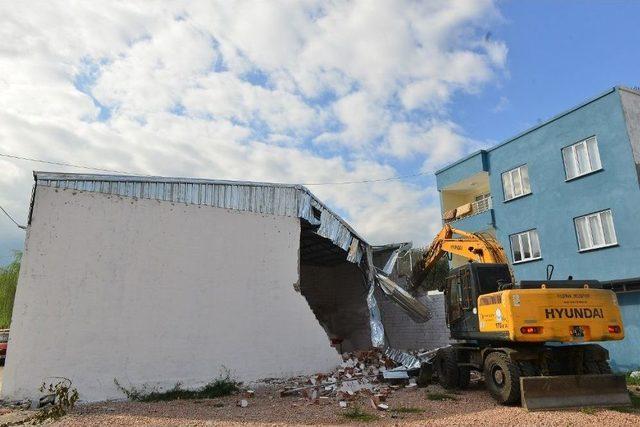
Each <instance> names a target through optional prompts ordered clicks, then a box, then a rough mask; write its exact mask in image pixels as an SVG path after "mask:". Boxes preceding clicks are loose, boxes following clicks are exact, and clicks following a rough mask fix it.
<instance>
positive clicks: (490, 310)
mask: <svg viewBox="0 0 640 427" xmlns="http://www.w3.org/2000/svg"><path fill="white" fill-rule="evenodd" d="M445 254H454V255H459V256H462V257H464V258H465V259H466V260H467V261H468V262H467V263H466V264H465V265H463V266H461V267H458V268H454V269H452V270H451V271H450V272H449V275H448V276H447V278H446V284H445V286H444V289H441V290H444V295H445V306H446V317H447V324H448V326H449V329H450V332H451V338H452V339H455V340H457V342H456V344H453V345H451V346H449V347H446V348H442V349H439V350H438V352H437V354H436V357H435V359H434V366H433V369H434V370H435V374H436V375H437V376H438V379H439V381H440V383H441V384H442V385H443V386H445V387H447V388H465V387H466V386H468V385H469V381H470V371H471V370H476V371H479V372H481V373H483V374H484V381H485V384H486V387H487V388H488V390H489V392H490V393H491V395H492V396H493V397H494V398H495V400H496V401H498V402H499V403H501V404H515V403H518V402H522V405H523V406H524V407H525V408H527V409H530V410H533V409H550V408H565V407H581V406H624V405H629V404H630V399H629V395H628V392H627V388H626V383H625V378H624V376H622V375H613V374H612V373H611V368H610V366H609V362H608V359H609V353H608V351H607V350H606V349H605V348H604V347H602V346H600V345H598V344H594V343H593V342H594V341H608V340H621V339H623V338H624V326H623V324H622V318H621V316H620V310H619V307H618V302H617V298H616V295H615V293H614V292H612V291H611V290H606V289H602V286H601V285H600V283H599V282H598V281H595V280H551V275H552V266H548V267H547V280H522V281H520V282H518V283H516V282H515V280H514V279H513V275H512V273H511V270H510V268H509V264H508V260H507V257H506V255H505V253H504V250H503V249H502V247H501V246H500V244H499V243H498V242H497V241H496V240H495V239H494V238H493V237H492V236H490V235H488V234H483V233H468V232H465V231H461V230H457V229H454V228H451V227H450V226H449V225H445V226H444V228H443V229H442V230H441V231H440V233H439V234H438V235H437V236H436V238H435V239H434V240H433V242H432V244H431V246H430V247H429V249H428V250H427V251H426V252H425V253H424V255H423V260H422V262H421V265H422V269H419V270H418V271H417V272H415V273H414V277H413V279H412V284H413V285H412V286H413V288H412V289H411V290H412V291H414V292H415V291H416V290H417V289H418V288H419V286H420V284H422V283H423V282H424V279H425V277H427V276H428V274H429V272H430V271H431V270H432V269H433V268H434V266H435V264H436V262H437V261H438V259H440V258H441V257H442V256H443V255H445Z"/></svg>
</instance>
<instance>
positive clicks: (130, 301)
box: [2, 172, 448, 401]
mask: <svg viewBox="0 0 640 427" xmlns="http://www.w3.org/2000/svg"><path fill="white" fill-rule="evenodd" d="M34 178H35V185H34V190H33V197H32V204H31V210H30V215H29V225H28V229H27V238H26V243H25V252H24V256H23V263H22V269H21V271H20V278H19V285H18V291H17V295H16V300H15V306H14V314H13V322H12V329H11V336H10V351H9V354H8V357H7V365H6V368H5V372H4V384H3V389H2V395H3V397H5V398H9V399H16V398H25V397H26V398H30V397H33V396H34V395H36V394H37V389H38V387H39V386H40V384H41V383H42V382H43V380H45V379H46V378H48V377H56V376H57V377H60V376H63V377H67V378H69V379H70V380H71V381H72V382H73V385H74V387H76V388H77V389H78V390H79V392H80V395H81V398H82V399H83V400H86V401H96V400H104V399H110V398H122V397H123V394H122V391H121V390H119V389H118V387H116V385H115V381H117V382H118V383H119V384H122V385H125V386H132V387H142V386H148V387H158V388H164V387H172V386H174V385H175V384H176V383H181V384H182V385H183V386H184V387H196V386H199V385H202V384H204V383H206V382H208V381H210V380H212V379H213V378H215V377H216V376H217V375H218V373H219V372H220V370H221V369H229V370H230V371H231V373H232V375H234V376H235V377H236V378H237V379H239V380H242V381H256V380H259V379H261V378H267V377H286V376H294V375H306V374H311V373H313V372H319V371H328V370H330V369H332V368H333V367H334V366H336V365H337V364H338V363H340V361H341V358H340V353H343V352H350V351H356V350H366V349H369V348H372V347H378V348H383V347H389V346H392V347H394V348H398V349H417V348H433V347H437V346H442V345H445V344H446V343H447V342H448V332H447V330H446V326H445V322H444V313H443V304H442V301H441V296H440V295H425V296H423V297H421V299H420V301H418V300H416V299H414V298H413V297H411V296H410V295H409V294H408V293H407V292H406V291H404V290H403V288H402V287H401V286H398V284H397V283H396V282H398V281H401V280H399V279H401V277H399V276H398V272H397V269H396V262H395V260H396V259H397V257H398V256H400V255H401V254H402V253H406V251H407V250H408V249H410V245H408V244H400V245H395V246H385V247H379V248H375V247H372V246H371V245H369V244H368V243H367V242H366V241H364V239H362V238H361V237H360V236H359V235H358V234H357V233H356V232H355V231H354V230H353V229H352V228H351V227H350V226H349V225H348V224H347V223H346V222H345V221H344V220H343V219H341V218H340V217H339V216H338V215H336V214H335V213H334V212H332V211H331V210H330V209H329V208H327V207H326V206H325V205H324V204H323V203H322V202H321V201H320V200H318V199H317V198H316V197H315V196H313V194H311V192H309V191H308V190H307V189H306V188H305V187H303V186H299V185H283V184H268V183H253V182H234V181H216V180H203V179H183V178H165V177H140V176H120V175H93V174H92V175H87V174H63V173H46V172H36V173H34ZM374 258H375V259H376V260H377V262H375V263H374ZM309 308H310V309H311V310H309ZM407 313H409V314H407ZM429 317H431V320H430V321H428V322H426V323H425V321H426V320H427V319H428V318H429ZM420 322H422V323H420ZM318 324H319V325H320V326H321V328H320V327H318ZM331 346H333V347H335V349H334V348H331Z"/></svg>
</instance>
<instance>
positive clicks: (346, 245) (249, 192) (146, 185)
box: [34, 172, 366, 264]
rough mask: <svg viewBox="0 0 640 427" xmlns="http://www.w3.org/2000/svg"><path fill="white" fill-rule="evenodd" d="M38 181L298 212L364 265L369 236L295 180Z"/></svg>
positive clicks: (64, 176) (42, 175) (74, 177)
mask: <svg viewBox="0 0 640 427" xmlns="http://www.w3.org/2000/svg"><path fill="white" fill-rule="evenodd" d="M34 178H35V180H36V185H41V186H47V187H54V188H67V189H71V190H80V191H90V192H95V193H105V194H113V195H118V196H123V197H135V198H140V199H154V200H162V201H168V202H174V203H186V204H195V205H208V206H213V207H217V208H224V209H234V210H240V211H246V212H255V213H260V214H271V215H282V216H290V217H299V218H302V219H304V220H306V221H308V222H309V223H310V224H312V225H317V226H318V230H317V231H316V234H318V235H320V236H322V237H325V238H327V239H329V240H331V241H332V242H333V243H334V244H335V245H336V246H338V247H340V248H342V249H343V250H344V251H347V261H349V262H352V263H354V264H359V263H360V261H361V260H362V256H363V246H365V245H366V243H365V242H364V240H363V239H362V238H361V237H360V236H359V235H358V234H357V233H356V232H355V231H354V230H353V228H351V227H350V226H349V225H348V224H347V223H346V222H345V221H344V220H343V219H342V218H340V217H339V216H338V215H337V214H335V213H334V212H333V211H331V210H330V209H329V208H328V207H327V206H325V205H324V204H323V203H322V202H321V201H320V200H319V199H317V198H316V197H315V196H314V195H313V194H312V193H311V192H310V191H309V190H308V189H307V188H306V187H304V186H301V185H290V184H272V183H263V182H242V181H224V180H207V179H195V178H167V177H153V176H129V175H101V174H70V173H55V172H34Z"/></svg>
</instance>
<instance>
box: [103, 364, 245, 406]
mask: <svg viewBox="0 0 640 427" xmlns="http://www.w3.org/2000/svg"><path fill="white" fill-rule="evenodd" d="M113 382H114V383H115V384H116V387H118V388H119V389H120V391H122V392H123V393H124V394H125V395H126V396H127V399H129V400H133V401H136V402H164V401H167V400H188V399H213V398H215V397H222V396H229V395H231V394H233V393H236V392H237V391H239V390H240V383H239V382H237V381H235V380H234V379H232V378H231V376H230V374H229V371H228V370H225V371H224V374H223V375H221V376H220V377H218V378H217V379H215V380H214V381H211V382H210V383H208V384H207V385H205V386H204V387H201V388H198V389H195V390H185V389H183V388H182V386H181V384H180V383H178V384H176V385H175V386H174V387H173V388H172V389H170V390H166V391H158V390H155V389H153V390H150V389H148V388H147V387H142V388H135V387H131V388H125V387H123V386H122V385H120V383H118V380H116V379H114V380H113Z"/></svg>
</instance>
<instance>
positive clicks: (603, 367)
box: [596, 360, 612, 374]
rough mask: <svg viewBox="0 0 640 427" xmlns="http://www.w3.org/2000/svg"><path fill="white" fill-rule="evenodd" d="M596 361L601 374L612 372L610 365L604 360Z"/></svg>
mask: <svg viewBox="0 0 640 427" xmlns="http://www.w3.org/2000/svg"><path fill="white" fill-rule="evenodd" d="M596 363H597V364H598V369H599V370H600V373H601V374H610V373H611V372H612V371H611V366H610V365H609V362H607V361H606V360H598V361H597V362H596Z"/></svg>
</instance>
